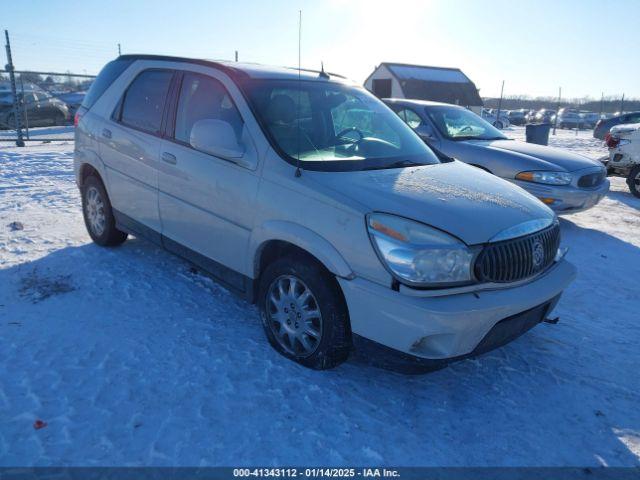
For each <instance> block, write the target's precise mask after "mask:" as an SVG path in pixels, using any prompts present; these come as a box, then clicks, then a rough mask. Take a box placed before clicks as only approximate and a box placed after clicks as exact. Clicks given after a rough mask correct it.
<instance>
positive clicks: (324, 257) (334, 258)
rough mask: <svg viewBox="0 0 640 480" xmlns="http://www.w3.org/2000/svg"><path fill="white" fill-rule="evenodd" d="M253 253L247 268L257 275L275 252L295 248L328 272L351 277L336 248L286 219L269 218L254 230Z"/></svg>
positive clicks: (252, 275) (256, 276) (255, 276)
mask: <svg viewBox="0 0 640 480" xmlns="http://www.w3.org/2000/svg"><path fill="white" fill-rule="evenodd" d="M251 245H252V248H251V250H250V251H251V252H252V253H253V254H252V255H249V256H248V257H249V258H250V259H251V263H250V265H248V266H247V271H248V272H249V274H250V275H251V277H252V278H254V279H257V278H259V277H260V273H261V272H262V271H263V269H264V267H265V266H266V265H268V262H269V261H270V260H273V258H274V255H275V256H276V257H275V258H277V256H278V255H281V254H283V253H286V252H288V251H297V252H301V253H305V254H307V255H310V256H311V257H313V258H314V259H315V260H317V261H318V263H320V264H321V265H323V266H324V267H325V268H326V269H327V270H328V271H329V272H331V273H333V274H334V275H336V276H338V277H343V278H353V276H354V274H353V271H352V270H351V267H350V266H349V265H348V264H347V262H346V261H345V259H344V258H343V257H342V255H340V253H339V252H338V251H337V250H336V248H335V247H334V246H333V245H331V243H329V241H328V240H326V239H325V238H323V237H322V236H321V235H319V234H317V233H316V232H314V231H312V230H310V229H308V228H306V227H303V226H301V225H297V224H294V223H291V222H287V221H268V222H265V223H264V224H263V225H262V226H260V227H259V228H256V229H255V230H254V233H253V235H252V239H251Z"/></svg>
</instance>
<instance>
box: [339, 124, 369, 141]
mask: <svg viewBox="0 0 640 480" xmlns="http://www.w3.org/2000/svg"><path fill="white" fill-rule="evenodd" d="M350 132H356V133H357V134H358V136H359V137H360V138H359V139H357V140H355V141H354V142H353V143H360V142H361V141H362V139H363V138H364V135H363V134H362V132H361V131H360V130H358V129H357V128H356V127H349V128H345V129H344V130H342V131H340V132H339V133H337V134H336V138H347V139H349V140H351V139H350V138H349V137H345V135H346V134H347V133H350Z"/></svg>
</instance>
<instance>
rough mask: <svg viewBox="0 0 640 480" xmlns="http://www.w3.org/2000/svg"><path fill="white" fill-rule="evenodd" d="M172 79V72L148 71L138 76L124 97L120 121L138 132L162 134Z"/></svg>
mask: <svg viewBox="0 0 640 480" xmlns="http://www.w3.org/2000/svg"><path fill="white" fill-rule="evenodd" d="M172 77H173V72H172V71H171V70H146V71H144V72H142V73H141V74H140V75H138V76H137V77H136V79H135V80H134V81H133V82H132V83H131V85H129V88H128V89H127V91H126V93H125V95H124V100H123V101H122V110H121V113H120V121H121V122H122V123H124V124H125V125H127V126H129V127H133V128H136V129H138V130H143V131H145V132H149V133H152V134H158V133H160V126H161V124H162V112H163V110H164V103H165V100H166V98H167V95H168V93H169V85H170V84H171V78H172Z"/></svg>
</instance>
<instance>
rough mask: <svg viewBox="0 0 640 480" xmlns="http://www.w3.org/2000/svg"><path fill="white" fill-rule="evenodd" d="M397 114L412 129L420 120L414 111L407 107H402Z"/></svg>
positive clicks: (417, 125)
mask: <svg viewBox="0 0 640 480" xmlns="http://www.w3.org/2000/svg"><path fill="white" fill-rule="evenodd" d="M398 116H399V117H400V118H401V119H402V120H403V121H404V123H406V124H407V125H409V126H410V127H411V128H413V129H414V130H415V129H416V128H418V127H419V126H420V124H421V123H422V120H421V119H420V117H419V116H418V114H417V113H416V112H414V111H413V110H411V109H409V108H403V109H402V110H400V111H399V112H398Z"/></svg>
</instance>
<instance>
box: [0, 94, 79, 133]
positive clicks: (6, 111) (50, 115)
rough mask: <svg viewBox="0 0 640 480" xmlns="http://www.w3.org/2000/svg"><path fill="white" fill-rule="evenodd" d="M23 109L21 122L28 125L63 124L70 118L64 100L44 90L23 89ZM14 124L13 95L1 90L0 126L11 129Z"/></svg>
mask: <svg viewBox="0 0 640 480" xmlns="http://www.w3.org/2000/svg"><path fill="white" fill-rule="evenodd" d="M20 95H22V94H20ZM24 110H25V116H24V118H23V119H22V123H23V125H28V126H29V127H43V126H50V125H64V124H66V123H67V122H68V121H69V118H70V116H69V109H68V108H67V106H66V105H65V104H64V102H62V101H61V100H58V99H57V98H54V97H52V96H51V95H49V94H48V93H46V92H44V91H39V92H35V91H25V92H24ZM15 125H16V120H15V115H14V111H13V95H12V94H11V92H2V94H0V128H2V129H13V128H15Z"/></svg>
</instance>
